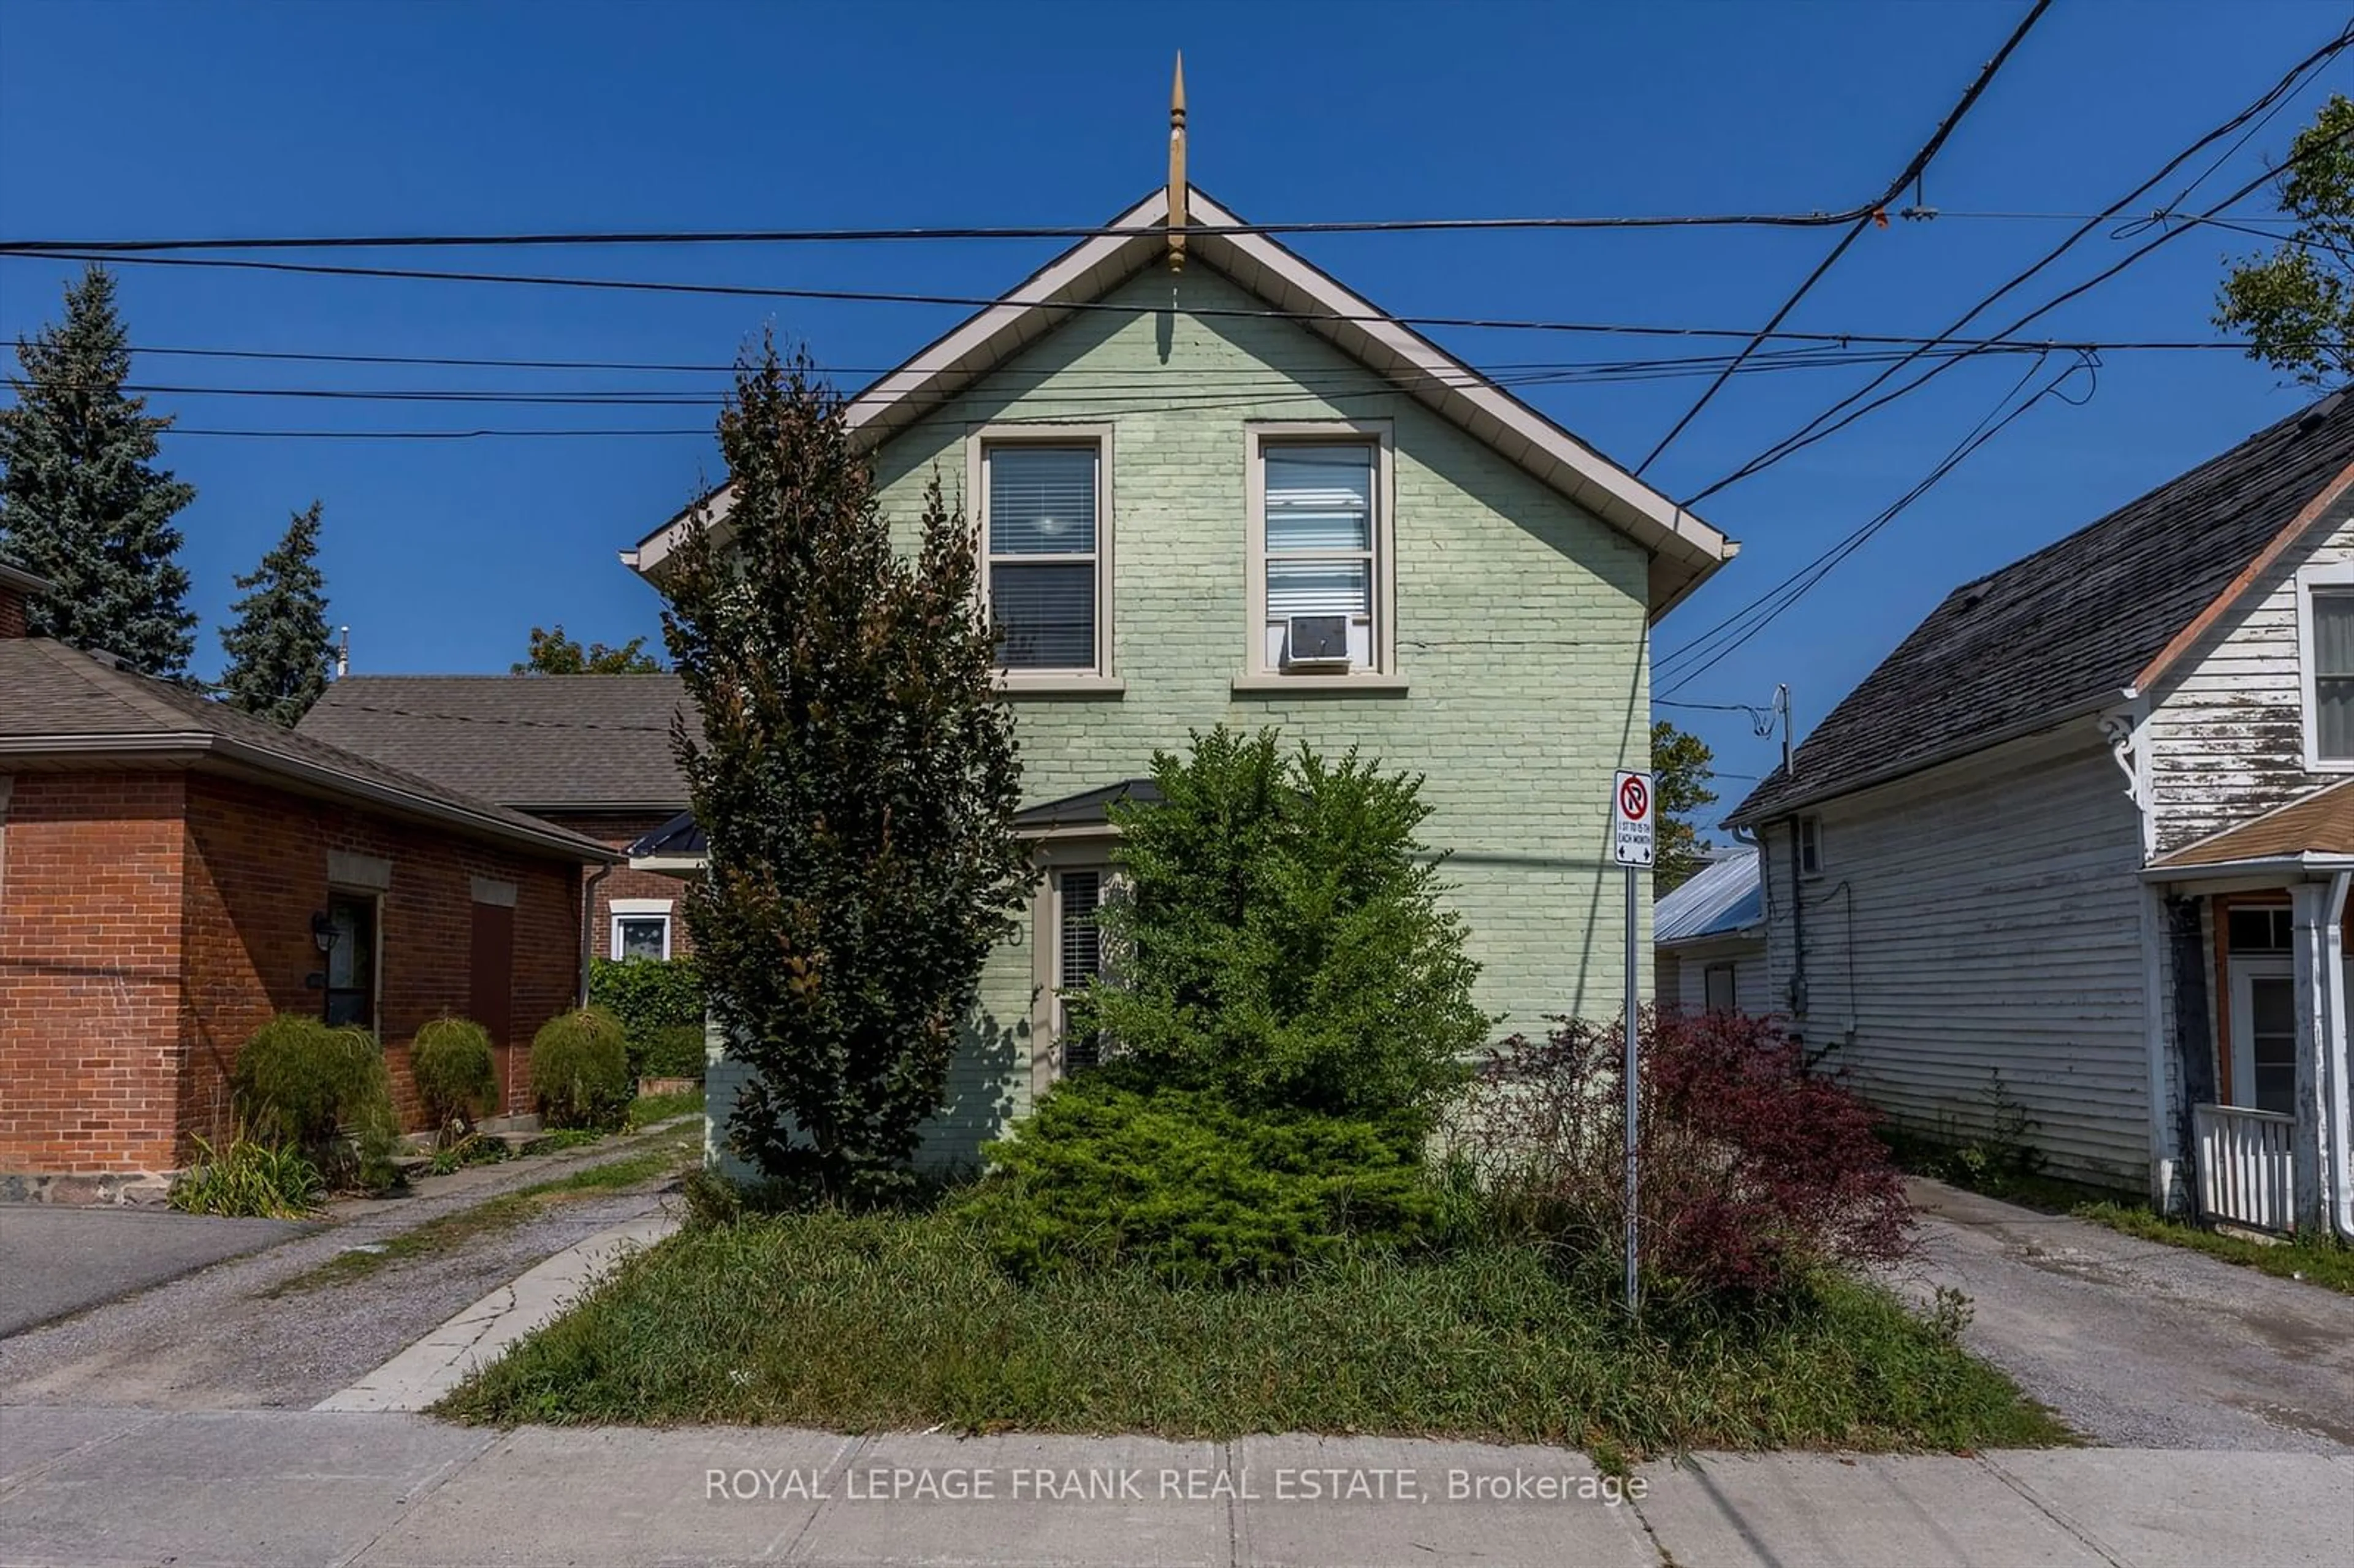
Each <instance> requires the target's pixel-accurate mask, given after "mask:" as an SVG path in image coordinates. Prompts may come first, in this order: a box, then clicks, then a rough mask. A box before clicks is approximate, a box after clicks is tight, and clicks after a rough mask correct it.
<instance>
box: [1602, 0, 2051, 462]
mask: <svg viewBox="0 0 2354 1568" xmlns="http://www.w3.org/2000/svg"><path fill="white" fill-rule="evenodd" d="M2051 8H2052V0H2035V3H2034V5H2031V6H2030V7H2029V9H2028V13H2027V15H2026V16H2025V17H2024V18H2022V19H2021V20H2020V24H2019V26H2016V27H2014V28H2012V29H2011V32H2010V37H2007V38H2005V39H2004V40H2003V41H2002V48H1999V49H1997V50H1996V51H1995V55H1994V58H1992V59H1990V60H1988V61H1987V63H1986V64H1985V65H1983V66H1981V67H1980V68H1979V69H1978V76H1977V78H1976V79H1974V80H1973V81H1971V83H1970V85H1969V86H1968V87H1967V89H1965V90H1963V93H1962V96H1961V101H1959V102H1957V103H1956V104H1955V105H1954V107H1953V108H1952V109H1951V110H1950V111H1947V112H1946V118H1945V119H1944V120H1942V121H1940V122H1938V125H1937V128H1936V130H1935V131H1934V132H1931V133H1930V136H1929V139H1928V141H1926V142H1925V143H1922V145H1921V150H1920V151H1919V152H1917V153H1915V154H1913V156H1912V158H1911V159H1910V160H1909V161H1908V162H1907V163H1906V164H1905V165H1904V167H1903V169H1902V170H1901V171H1899V172H1898V174H1897V175H1896V177H1895V178H1894V179H1893V180H1891V181H1890V182H1889V183H1888V188H1887V189H1886V190H1885V191H1883V192H1882V193H1881V196H1880V199H1879V200H1878V201H1877V202H1874V203H1873V204H1872V206H1871V207H1870V208H1869V209H1868V210H1866V211H1865V212H1864V213H1863V214H1862V215H1861V217H1857V218H1856V220H1855V221H1854V222H1853V223H1852V224H1850V225H1849V227H1848V230H1847V232H1846V233H1845V234H1842V235H1840V238H1839V243H1838V244H1836V245H1834V246H1832V247H1831V251H1830V254H1829V255H1828V256H1826V257H1824V258H1823V259H1822V260H1821V261H1820V262H1819V263H1817V265H1816V267H1815V270H1813V271H1811V272H1809V273H1808V274H1807V276H1806V278H1805V280H1804V281H1801V282H1800V283H1799V284H1798V286H1797V289H1796V290H1794V291H1792V292H1791V294H1790V297H1789V298H1787V299H1786V300H1784V301H1783V302H1782V305H1781V308H1780V309H1779V310H1777V311H1776V312H1775V313H1774V314H1773V316H1772V317H1771V318H1770V319H1768V320H1767V322H1766V323H1765V325H1764V326H1762V327H1760V328H1758V329H1757V332H1756V334H1755V335H1754V336H1752V337H1751V338H1750V340H1749V341H1748V343H1747V344H1744V345H1743V347H1742V351H1741V352H1740V353H1739V354H1737V355H1734V359H1733V363H1732V364H1731V365H1728V366H1725V367H1724V369H1723V371H1722V372H1721V373H1719V375H1718V376H1717V377H1716V379H1715V380H1713V381H1712V382H1710V383H1709V384H1708V387H1707V389H1706V390H1705V391H1703V392H1702V393H1701V395H1700V398H1699V400H1698V401H1697V402H1695V403H1693V404H1692V406H1691V408H1687V409H1685V410H1684V415H1683V418H1681V419H1678V420H1677V421H1676V422H1675V423H1674V424H1673V425H1672V426H1670V427H1669V429H1668V433H1667V434H1666V435H1664V436H1661V437H1660V438H1659V444H1658V445H1657V446H1654V447H1653V448H1652V449H1651V450H1650V455H1649V456H1648V457H1646V458H1644V460H1643V461H1641V462H1638V463H1637V464H1636V465H1635V477H1637V478H1638V479H1640V478H1641V477H1642V476H1643V473H1644V471H1646V470H1648V469H1649V467H1650V466H1651V464H1653V463H1654V462H1656V461H1659V454H1660V453H1661V452H1663V451H1666V450H1668V448H1669V447H1670V446H1671V445H1673V444H1674V442H1675V439H1676V438H1677V437H1678V436H1681V435H1682V434H1683V433H1684V429H1685V428H1686V427H1687V426H1689V425H1690V424H1691V422H1692V421H1693V420H1694V419H1696V418H1700V412H1701V410H1702V409H1703V408H1707V407H1708V406H1709V403H1710V401H1711V400H1712V399H1713V398H1714V397H1716V395H1717V394H1718V393H1719V392H1721V391H1723V389H1724V384H1725V383H1726V382H1727V381H1730V380H1731V379H1733V373H1734V371H1735V370H1737V369H1739V368H1740V367H1741V364H1742V361H1744V359H1746V358H1748V356H1749V354H1750V352H1751V351H1752V350H1754V349H1755V348H1756V347H1757V346H1758V345H1759V344H1763V343H1764V342H1765V334H1768V333H1770V332H1772V331H1774V330H1775V329H1776V328H1777V327H1779V326H1780V325H1781V324H1782V323H1784V322H1785V321H1787V320H1788V319H1789V315H1790V313H1791V312H1792V311H1795V310H1797V308H1798V304H1799V302H1800V301H1802V300H1804V299H1805V298H1806V297H1807V296H1808V294H1809V293H1811V292H1813V291H1814V287H1815V285H1816V284H1817V283H1819V282H1821V281H1823V278H1824V276H1825V275H1826V274H1828V273H1829V271H1830V270H1831V269H1832V268H1833V267H1835V266H1837V265H1838V264H1839V260H1840V257H1842V256H1844V255H1846V254H1847V253H1848V249H1849V248H1850V246H1852V245H1853V244H1854V243H1855V242H1856V241H1857V240H1859V239H1861V238H1863V235H1864V231H1865V230H1866V229H1869V228H1871V227H1872V225H1873V224H1875V223H1877V224H1879V225H1880V226H1881V227H1882V228H1886V227H1887V226H1888V204H1889V203H1890V202H1893V201H1894V200H1895V199H1896V198H1897V197H1898V196H1903V194H1904V187H1905V186H1906V185H1917V184H1918V182H1919V180H1920V178H1921V176H1922V175H1924V174H1925V173H1926V172H1927V171H1928V167H1929V164H1930V161H1931V160H1932V159H1934V158H1935V157H1936V155H1937V154H1938V153H1939V151H1940V150H1942V149H1943V148H1944V147H1945V145H1946V140H1947V138H1949V137H1951V136H1952V135H1953V133H1954V129H1955V127H1956V126H1958V125H1959V124H1961V122H1962V120H1963V118H1964V117H1965V116H1967V114H1968V113H1969V111H1970V110H1971V109H1972V108H1973V107H1974V106H1976V104H1977V103H1978V99H1979V98H1980V97H1981V96H1982V95H1983V94H1984V93H1985V91H1986V90H1987V88H1988V85H1989V84H1990V83H1992V82H1993V80H1994V79H1995V76H1996V75H1997V73H1999V71H2000V70H2001V69H2002V67H2003V62H2004V61H2006V60H2008V59H2009V58H2010V56H2011V52H2012V51H2013V50H2014V49H2016V48H2019V46H2020V44H2021V43H2022V42H2024V41H2025V39H2026V37H2027V35H2028V34H2029V33H2030V32H2031V31H2032V30H2033V29H2034V26H2035V24H2036V23H2038V22H2040V21H2041V20H2042V19H2043V13H2044V12H2046V11H2048V10H2050V9H2051Z"/></svg>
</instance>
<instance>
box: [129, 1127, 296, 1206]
mask: <svg viewBox="0 0 2354 1568" xmlns="http://www.w3.org/2000/svg"><path fill="white" fill-rule="evenodd" d="M194 1141H195V1144H196V1159H195V1160H193V1161H191V1162H190V1164H189V1166H188V1169H187V1170H186V1172H184V1173H183V1174H182V1175H181V1176H180V1178H179V1180H177V1181H174V1182H173V1183H172V1191H171V1192H170V1193H169V1194H168V1195H167V1196H166V1197H165V1199H164V1202H167V1203H169V1204H170V1205H171V1206H172V1207H173V1208H175V1209H177V1210H179V1211H180V1213H184V1214H217V1215H225V1216H228V1217H230V1218H233V1219H255V1220H299V1219H302V1218H303V1217H304V1216H306V1215H309V1214H314V1213H318V1211H319V1203H320V1200H321V1199H322V1198H323V1197H324V1196H325V1194H326V1190H327V1179H326V1178H325V1177H324V1176H323V1175H321V1174H320V1173H319V1168H318V1167H317V1166H316V1165H313V1164H312V1163H311V1161H310V1160H308V1159H306V1158H304V1156H303V1154H302V1150H299V1149H296V1148H294V1147H293V1146H292V1145H291V1144H289V1145H278V1144H270V1143H257V1142H255V1141H254V1140H253V1139H249V1138H248V1137H246V1135H245V1129H244V1128H241V1127H240V1128H238V1129H237V1131H236V1132H235V1133H234V1134H233V1135H232V1136H231V1137H230V1139H229V1140H228V1143H227V1144H226V1145H225V1146H223V1147H221V1148H219V1149H216V1148H214V1147H213V1146H212V1144H210V1143H208V1142H207V1141H206V1140H205V1139H202V1138H198V1139H195V1140H194Z"/></svg>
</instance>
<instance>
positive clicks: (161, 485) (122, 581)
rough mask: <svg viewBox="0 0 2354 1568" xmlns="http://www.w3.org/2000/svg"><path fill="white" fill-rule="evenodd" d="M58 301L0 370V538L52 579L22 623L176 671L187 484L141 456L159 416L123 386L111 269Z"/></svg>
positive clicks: (123, 338) (182, 657)
mask: <svg viewBox="0 0 2354 1568" xmlns="http://www.w3.org/2000/svg"><path fill="white" fill-rule="evenodd" d="M65 304H66V309H65V319H64V321H62V322H60V323H57V324H55V325H52V326H45V327H43V328H42V329H41V330H40V332H39V333H38V334H36V335H35V336H34V337H33V339H32V340H31V341H30V342H27V341H25V340H23V339H21V338H20V339H19V340H17V344H16V359H17V363H18V364H19V365H20V366H22V367H23V371H24V374H23V376H21V377H17V376H11V377H10V378H9V381H8V385H9V387H11V388H12V389H13V390H14V391H15V392H16V406H15V407H13V408H0V551H5V553H6V554H7V555H8V556H10V557H11V558H13V559H14V560H16V562H17V563H18V564H19V565H21V566H23V567H26V568H27V569H28V570H30V571H32V572H34V573H36V574H37V575H38V576H40V577H47V578H48V580H49V581H50V582H51V583H53V584H55V585H56V587H57V591H56V592H55V593H53V594H49V595H47V596H45V597H44V598H43V599H39V600H37V601H36V602H35V603H34V604H33V605H32V606H31V607H30V616H31V627H32V632H33V635H35V636H36V637H54V638H57V639H58V640H59V641H65V642H70V643H72V644H74V645H75V646H77V647H81V648H89V649H93V650H104V651H105V652H110V653H117V654H120V655H122V657H123V658H125V659H128V660H130V661H131V662H132V663H133V664H134V665H135V666H137V667H138V668H139V669H141V670H143V671H145V672H146V673H148V674H151V675H174V676H176V675H179V674H181V673H183V672H185V671H186V668H187V662H188V655H189V653H190V652H193V651H194V650H195V647H196V637H195V628H196V616H195V615H194V614H192V613H190V612H189V611H188V610H187V609H186V608H185V607H184V605H183V603H182V601H183V600H184V599H186V596H187V591H188V574H187V573H186V571H185V570H183V569H182V568H181V567H180V566H179V565H178V564H177V562H176V561H175V560H174V558H173V557H174V556H175V555H176V554H177V553H178V551H179V548H180V531H179V530H178V529H177V528H175V527H174V526H172V518H173V516H174V514H176V513H178V512H179V511H180V509H181V508H183V507H185V506H186V505H187V504H188V503H189V502H191V501H193V500H195V499H196V487H195V486H193V485H189V484H184V483H182V482H180V481H178V480H176V479H175V478H173V477H172V474H171V471H169V470H167V469H161V468H157V467H156V466H155V463H154V460H155V457H156V454H157V452H158V450H160V448H159V445H158V443H157V441H156V436H157V434H158V433H159V432H161V431H163V430H164V429H167V428H168V427H169V426H170V424H171V422H172V421H171V420H170V419H169V418H156V417H153V416H150V415H149V414H148V413H147V412H146V408H147V404H146V399H145V398H143V397H125V396H124V395H123V391H122V384H123V382H124V380H125V379H126V378H128V376H130V374H131V346H130V338H129V336H128V334H126V333H125V331H124V329H123V325H122V317H121V316H120V315H118V314H117V313H116V311H115V307H114V279H113V277H112V276H111V274H109V273H108V272H107V271H106V270H104V269H103V268H100V267H91V268H90V270H88V271H86V272H84V273H83V274H82V276H81V281H80V282H78V283H75V284H73V285H72V286H71V287H69V288H68V289H67V291H66V302H65Z"/></svg>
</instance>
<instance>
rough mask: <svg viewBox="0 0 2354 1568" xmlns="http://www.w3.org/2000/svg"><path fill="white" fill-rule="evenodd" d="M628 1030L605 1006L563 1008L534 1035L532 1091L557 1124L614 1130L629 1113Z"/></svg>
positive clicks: (544, 1112)
mask: <svg viewBox="0 0 2354 1568" xmlns="http://www.w3.org/2000/svg"><path fill="white" fill-rule="evenodd" d="M635 1090H636V1086H635V1085H634V1084H632V1083H631V1079H630V1044H629V1032H628V1031H627V1030H625V1029H623V1028H622V1027H621V1021H620V1019H618V1018H616V1017H614V1016H613V1015H612V1014H611V1013H610V1012H606V1011H605V1010H604V1009H603V1008H601V1007H584V1008H581V1009H580V1010H579V1011H578V1012H559V1013H557V1015H556V1016H555V1017H554V1018H551V1019H549V1020H548V1021H547V1022H546V1023H544V1024H542V1025H540V1029H539V1033H537V1034H535V1035H533V1036H532V1040H531V1096H532V1100H533V1102H534V1103H535V1105H537V1107H539V1115H540V1119H541V1120H543V1121H545V1122H546V1124H547V1125H548V1126H550V1127H553V1128H586V1129H591V1130H597V1131H608V1132H610V1131H611V1130H613V1129H614V1128H619V1127H620V1125H621V1123H622V1121H623V1119H624V1118H627V1117H628V1115H629V1113H630V1101H631V1098H632V1097H634V1094H635Z"/></svg>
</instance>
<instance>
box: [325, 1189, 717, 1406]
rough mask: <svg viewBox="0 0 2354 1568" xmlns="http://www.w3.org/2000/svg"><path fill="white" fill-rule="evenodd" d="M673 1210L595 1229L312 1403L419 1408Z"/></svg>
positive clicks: (589, 1281)
mask: <svg viewBox="0 0 2354 1568" xmlns="http://www.w3.org/2000/svg"><path fill="white" fill-rule="evenodd" d="M678 1225H679V1221H678V1217H677V1216H676V1215H675V1214H652V1215H649V1216H648V1217H646V1218H644V1219H642V1220H632V1221H631V1222H630V1223H629V1224H623V1225H615V1226H613V1227H612V1228H611V1229H610V1230H604V1231H599V1232H598V1233H597V1234H595V1235H593V1236H590V1237H589V1238H588V1240H587V1241H584V1242H578V1243H575V1244H574V1245H571V1246H568V1247H566V1248H565V1249H564V1250H563V1251H562V1252H559V1253H557V1255H555V1256H554V1257H551V1258H548V1259H547V1260H546V1262H544V1263H541V1264H538V1265H536V1266H534V1267H532V1268H531V1269H529V1270H527V1271H525V1273H524V1275H523V1276H522V1277H520V1278H517V1279H515V1280H514V1281H512V1282H510V1283H508V1284H505V1285H502V1286H500V1287H498V1288H497V1289H496V1290H493V1291H492V1292H491V1293H490V1294H489V1295H488V1296H485V1297H483V1298H482V1299H481V1300H480V1301H477V1302H475V1303H474V1304H473V1305H472V1307H469V1308H466V1309H465V1310H464V1311H463V1312H461V1313H459V1314H458V1315H457V1316H456V1317H454V1318H452V1319H450V1320H449V1321H448V1322H446V1323H444V1324H442V1325H441V1326H440V1328H438V1329H436V1330H433V1332H431V1333H429V1334H428V1335H426V1336H425V1338H423V1339H421V1340H418V1341H417V1343H415V1344H413V1345H411V1346H409V1347H408V1349H407V1350H405V1351H401V1352H400V1354H398V1355H397V1356H395V1357H393V1358H392V1360H390V1361H387V1362H385V1363H384V1365H382V1366H380V1367H378V1368H376V1371H374V1372H370V1373H368V1375H367V1376H366V1377H364V1378H362V1379H361V1380H360V1381H359V1382H357V1383H354V1384H352V1386H351V1387H349V1388H346V1389H343V1390H340V1391H339V1392H337V1393H331V1394H329V1395H328V1396H327V1397H326V1398H325V1399H323V1400H321V1401H320V1402H319V1403H318V1404H316V1405H315V1406H313V1408H314V1409H318V1410H354V1411H358V1410H424V1409H427V1408H429V1406H431V1405H432V1404H433V1403H434V1402H435V1401H437V1400H439V1399H440V1397H441V1396H442V1395H443V1394H445V1393H449V1392H450V1391H451V1389H453V1388H455V1387H457V1386H458V1385H459V1384H460V1383H463V1382H465V1381H466V1378H467V1377H468V1375H469V1374H471V1373H472V1372H474V1371H475V1370H476V1369H477V1368H480V1367H485V1366H488V1365H490V1364H491V1363H492V1362H493V1361H497V1360H498V1359H499V1358H500V1357H501V1356H503V1355H504V1354H506V1352H507V1347H508V1346H510V1345H512V1344H514V1342H515V1341H516V1340H520V1339H522V1338H523V1337H524V1336H525V1334H528V1333H530V1332H531V1331H532V1330H534V1329H536V1328H538V1327H539V1326H540V1325H541V1324H543V1323H547V1322H552V1321H554V1320H555V1319H556V1318H557V1317H558V1316H559V1315H560V1314H561V1313H562V1312H563V1311H564V1309H565V1308H567V1307H568V1306H570V1305H571V1304H572V1303H573V1302H575V1301H578V1300H579V1299H580V1298H581V1297H583V1296H585V1295H587V1294H588V1291H589V1289H590V1288H591V1287H594V1286H595V1285H596V1283H597V1282H598V1280H599V1279H600V1278H602V1277H604V1276H605V1275H606V1274H607V1273H609V1272H610V1270H611V1269H612V1268H613V1267H614V1266H616V1265H618V1264H619V1263H620V1261H621V1259H622V1258H623V1257H624V1256H626V1255H628V1254H630V1253H631V1252H633V1251H636V1250H638V1249H640V1248H643V1247H649V1246H652V1245H653V1244H654V1243H656V1242H658V1241H660V1240H662V1239H663V1237H664V1236H666V1235H668V1234H671V1233H672V1232H673V1231H675V1230H677V1229H678Z"/></svg>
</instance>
